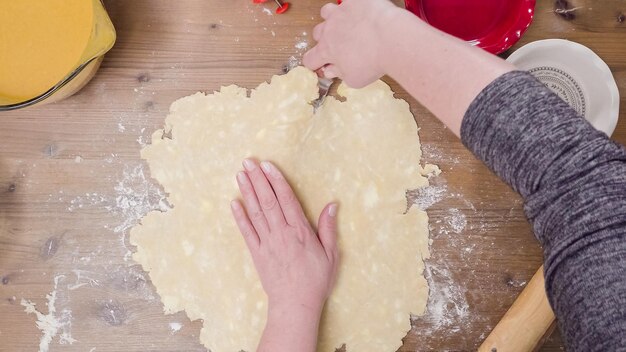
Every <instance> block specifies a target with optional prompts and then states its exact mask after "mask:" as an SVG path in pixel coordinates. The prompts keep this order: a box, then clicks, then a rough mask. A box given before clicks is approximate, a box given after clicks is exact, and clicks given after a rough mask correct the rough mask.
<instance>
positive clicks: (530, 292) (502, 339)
mask: <svg viewBox="0 0 626 352" xmlns="http://www.w3.org/2000/svg"><path fill="white" fill-rule="evenodd" d="M554 319H555V318H554V312H552V308H550V304H549V303H548V297H547V296H546V290H545V286H544V278H543V265H542V266H541V267H540V268H539V270H537V272H536V273H535V275H533V277H532V279H530V282H529V283H528V285H527V286H526V287H525V288H524V290H523V291H522V293H520V295H519V297H517V299H516V300H515V302H513V305H512V306H511V308H509V310H508V311H507V312H506V314H504V316H503V317H502V319H501V320H500V322H499V323H498V325H496V327H495V328H494V329H493V331H491V334H489V336H488V337H487V339H486V340H485V341H484V342H483V344H482V345H480V347H479V348H478V351H479V352H528V351H534V350H535V349H536V348H537V347H538V346H539V345H540V344H541V343H542V342H543V339H544V337H545V335H546V333H547V332H548V330H549V329H550V328H551V327H553V323H554Z"/></svg>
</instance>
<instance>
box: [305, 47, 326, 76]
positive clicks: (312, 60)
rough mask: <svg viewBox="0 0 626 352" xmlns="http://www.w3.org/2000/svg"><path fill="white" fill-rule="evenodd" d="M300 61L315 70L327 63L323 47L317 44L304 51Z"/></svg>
mask: <svg viewBox="0 0 626 352" xmlns="http://www.w3.org/2000/svg"><path fill="white" fill-rule="evenodd" d="M302 63H303V64H304V66H306V67H308V68H310V69H311V70H313V71H315V70H317V69H318V68H320V67H322V66H324V65H326V64H327V63H328V59H326V56H325V54H324V51H323V49H322V48H321V47H320V46H319V44H318V45H316V46H314V47H313V48H311V50H309V51H307V52H306V53H304V56H303V57H302Z"/></svg>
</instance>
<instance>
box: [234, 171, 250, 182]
mask: <svg viewBox="0 0 626 352" xmlns="http://www.w3.org/2000/svg"><path fill="white" fill-rule="evenodd" d="M237 181H239V183H243V184H245V183H248V180H247V177H246V174H245V173H244V172H243V171H239V172H238V173H237Z"/></svg>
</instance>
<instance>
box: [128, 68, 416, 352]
mask: <svg viewBox="0 0 626 352" xmlns="http://www.w3.org/2000/svg"><path fill="white" fill-rule="evenodd" d="M316 84H317V78H316V76H315V74H314V73H312V72H311V71H309V70H307V69H305V68H303V67H298V68H295V69H293V70H292V71H290V72H289V73H288V74H286V75H282V76H274V77H273V78H272V80H271V83H269V84H268V83H262V84H261V85H260V86H259V87H258V88H256V89H253V90H252V91H250V92H249V94H248V91H247V90H246V89H244V88H240V87H237V86H234V85H231V86H228V87H222V88H221V90H220V91H219V92H215V93H213V94H208V95H205V94H202V93H196V94H194V95H191V96H188V97H185V98H182V99H180V100H178V101H176V102H174V103H173V104H172V106H171V108H170V114H169V115H168V116H167V118H166V120H165V128H164V129H163V130H158V131H156V132H155V133H154V134H153V135H152V144H151V145H148V146H146V147H145V148H144V149H143V150H142V152H141V155H142V157H143V158H145V159H146V160H147V161H148V164H149V166H150V172H151V174H152V177H154V178H156V179H157V180H158V181H159V182H160V183H161V184H162V185H163V188H164V189H165V191H166V192H167V193H168V194H169V196H168V201H169V203H170V204H171V205H172V206H173V208H172V209H171V210H169V211H167V212H158V211H154V212H151V213H149V214H147V215H146V216H145V218H143V220H142V223H141V225H138V226H136V227H135V228H133V229H132V231H131V237H130V239H131V242H132V244H134V245H136V246H137V250H136V253H135V254H134V255H133V258H134V259H135V260H136V261H137V262H139V263H141V265H143V267H144V269H145V270H146V271H149V273H150V278H151V279H152V282H153V283H154V285H155V287H156V289H157V292H158V293H159V295H160V296H161V299H162V301H163V305H164V309H165V312H166V313H174V312H178V311H182V310H184V311H185V312H186V313H187V315H188V316H189V318H190V319H192V320H195V319H202V320H203V324H204V325H203V328H202V331H201V334H200V341H201V342H202V344H203V345H204V346H206V347H207V348H208V349H209V350H211V351H213V352H234V351H240V350H244V351H254V350H255V349H256V346H257V343H258V341H259V339H260V335H261V333H262V330H263V327H264V323H265V319H266V296H265V294H264V292H263V290H262V288H261V285H260V282H259V279H258V277H257V273H256V270H255V268H254V266H253V263H252V261H251V258H250V255H249V253H248V251H247V248H246V246H245V243H244V241H243V239H242V237H241V235H240V234H239V231H238V230H237V228H236V224H235V222H234V220H233V219H232V216H231V213H230V206H229V203H230V201H231V200H232V199H234V198H237V197H238V196H239V193H238V190H237V185H236V182H235V174H236V172H237V171H239V170H241V161H242V160H243V159H244V158H245V157H254V158H256V159H258V160H271V161H272V162H274V163H275V164H276V165H277V166H278V167H279V168H280V169H281V170H282V171H283V172H284V174H285V175H286V177H287V178H288V180H289V181H290V183H291V185H292V187H293V188H294V190H295V191H296V193H297V194H298V196H299V198H300V200H301V201H302V203H303V206H304V209H305V211H306V214H307V216H308V218H309V220H313V223H314V224H316V222H317V218H318V216H319V212H320V211H321V209H322V208H323V207H324V205H326V204H327V203H328V202H329V201H337V202H338V203H339V204H340V205H339V213H338V223H339V235H338V236H339V247H340V256H341V259H340V268H339V277H338V280H337V284H336V286H335V289H334V291H333V293H332V296H331V297H330V298H329V300H328V302H327V304H326V308H325V310H324V313H323V317H322V324H321V327H320V335H319V347H318V350H319V351H323V352H327V351H330V352H332V351H334V350H335V348H336V347H340V346H341V345H342V344H344V343H345V344H346V346H347V350H348V351H355V352H368V351H372V352H384V351H390V352H391V351H395V350H396V349H397V348H398V347H399V346H400V345H401V344H402V341H401V339H402V338H403V337H404V336H405V335H406V333H407V331H408V330H410V328H411V325H410V314H415V315H421V314H423V312H424V309H425V306H426V300H427V297H428V286H427V283H426V280H425V279H424V277H423V276H422V271H423V268H424V266H423V262H422V260H423V259H424V258H425V257H428V218H427V216H426V213H425V212H424V211H421V210H419V209H415V207H413V208H411V209H410V210H409V211H408V212H406V210H407V200H406V197H405V191H406V190H409V189H415V188H419V187H424V186H426V185H427V184H428V181H427V179H426V177H424V176H423V172H424V169H423V168H422V167H421V166H420V164H419V162H420V156H421V151H420V144H419V140H418V136H417V126H416V124H415V120H414V119H413V116H412V115H411V113H410V111H409V105H408V104H407V103H406V102H405V101H404V100H400V99H395V98H394V97H393V92H392V91H391V89H390V88H389V86H387V85H386V84H385V83H383V82H381V81H378V82H375V83H373V84H371V85H370V86H368V87H365V88H363V89H359V90H356V89H351V88H349V87H347V86H345V85H341V86H340V87H339V90H338V93H339V94H340V95H341V96H343V97H345V102H341V101H339V100H337V99H335V98H333V97H330V96H329V97H328V98H327V99H326V102H325V103H324V105H323V106H322V108H320V109H319V110H318V111H317V112H316V113H314V112H313V108H312V107H311V105H310V104H309V102H311V101H312V100H314V99H315V98H316V97H317V94H318V90H317V86H316ZM405 212H406V213H405Z"/></svg>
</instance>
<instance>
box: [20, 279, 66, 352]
mask: <svg viewBox="0 0 626 352" xmlns="http://www.w3.org/2000/svg"><path fill="white" fill-rule="evenodd" d="M63 278H64V276H62V275H59V276H56V277H55V278H54V289H53V290H52V292H50V293H49V294H47V295H46V300H47V301H48V302H47V304H46V305H47V307H48V314H43V313H41V312H40V311H39V310H38V309H37V307H36V306H37V305H36V304H35V303H33V302H32V301H30V300H26V299H24V298H22V300H21V302H20V304H21V305H22V306H24V311H25V312H26V313H27V314H34V315H35V316H36V317H37V321H36V325H37V329H39V330H40V331H41V333H42V336H41V339H40V341H39V352H48V349H49V348H50V343H51V342H52V340H53V339H54V338H55V337H56V336H57V335H58V334H59V332H61V335H59V343H60V344H70V345H71V344H73V343H74V342H76V340H75V339H73V338H72V333H71V328H72V311H71V310H69V309H63V310H61V311H60V312H58V313H57V308H56V302H57V288H58V285H59V280H60V279H63Z"/></svg>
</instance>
